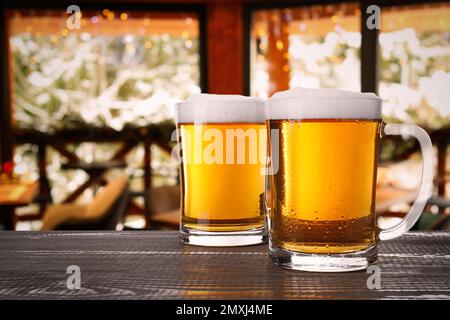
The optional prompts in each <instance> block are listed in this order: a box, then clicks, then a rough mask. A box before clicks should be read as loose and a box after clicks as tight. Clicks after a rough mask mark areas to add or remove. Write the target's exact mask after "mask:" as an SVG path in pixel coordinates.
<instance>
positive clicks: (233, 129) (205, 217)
mask: <svg viewBox="0 0 450 320" xmlns="http://www.w3.org/2000/svg"><path fill="white" fill-rule="evenodd" d="M264 108H265V103H264V101H263V100H261V99H257V98H250V97H244V96H237V95H211V94H199V95H193V96H191V97H190V98H189V99H187V100H186V101H184V102H181V103H178V104H177V106H176V122H177V137H178V145H179V146H180V147H181V157H180V158H181V160H182V162H181V163H180V177H181V191H182V192H181V193H182V195H181V224H180V233H181V240H182V242H184V243H189V244H194V245H205V246H239V245H250V244H256V243H261V242H265V241H267V228H266V225H265V220H266V219H265V212H266V210H265V207H264V205H265V202H264V189H265V188H264V187H265V185H264V182H265V176H264V173H265V170H264V169H265V165H266V155H267V131H266V126H265V116H264V112H265V110H264Z"/></svg>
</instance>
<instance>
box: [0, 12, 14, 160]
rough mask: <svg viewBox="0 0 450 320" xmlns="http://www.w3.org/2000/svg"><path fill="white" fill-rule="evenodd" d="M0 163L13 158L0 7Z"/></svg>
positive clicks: (3, 17) (6, 41)
mask: <svg viewBox="0 0 450 320" xmlns="http://www.w3.org/2000/svg"><path fill="white" fill-rule="evenodd" d="M0 46H1V48H2V49H1V50H0V164H1V163H4V162H6V161H11V160H12V159H13V151H12V148H13V147H12V141H13V136H12V130H11V100H10V99H11V97H10V83H11V82H10V76H11V74H10V70H9V63H10V61H9V54H10V52H9V39H8V28H7V17H6V11H5V10H4V9H3V8H1V9H0Z"/></svg>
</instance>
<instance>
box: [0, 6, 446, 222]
mask: <svg viewBox="0 0 450 320" xmlns="http://www.w3.org/2000/svg"><path fill="white" fill-rule="evenodd" d="M368 5H370V4H368V3H367V2H366V1H360V2H358V1H356V2H355V1H353V2H336V1H300V0H298V1H285V2H283V3H282V4H280V2H279V1H256V0H255V1H251V0H247V1H246V0H236V1H212V0H210V1H207V0H205V1H200V0H198V1H194V0H192V1H182V0H179V1H158V2H156V1H150V0H142V1H138V2H136V3H130V2H126V1H114V2H112V3H107V2H105V1H79V2H78V3H77V6H78V7H79V9H80V11H77V10H75V11H69V12H67V11H68V10H67V4H65V3H63V2H62V1H54V2H51V3H45V2H38V1H25V2H21V1H15V2H14V3H9V4H3V5H2V6H3V7H2V16H1V23H2V28H1V30H0V33H1V35H0V36H1V37H0V40H1V41H2V46H1V49H0V51H1V65H0V67H1V70H0V71H1V90H2V101H1V104H0V148H1V153H0V159H1V163H2V167H1V172H2V173H1V176H0V219H1V220H2V221H3V223H2V225H3V228H4V229H14V230H41V229H45V230H48V229H116V228H119V229H122V228H127V229H177V228H178V215H179V172H178V166H177V164H176V162H175V161H174V160H173V159H172V158H171V156H170V152H171V148H172V147H173V143H174V142H173V141H171V134H172V132H173V130H174V128H175V127H174V123H173V105H174V103H175V102H177V101H180V100H182V99H185V98H187V97H188V96H189V95H191V94H193V93H199V92H210V93H233V94H247V95H252V96H259V97H262V98H268V97H270V96H271V95H272V94H273V93H274V92H277V91H280V90H286V89H288V88H290V87H295V86H301V87H307V88H337V89H345V90H353V91H361V90H362V91H366V92H367V91H368V92H376V93H378V94H379V95H380V96H381V97H382V99H383V108H384V109H383V118H384V120H385V121H386V122H391V123H392V122H393V123H416V124H418V125H420V126H422V127H423V128H425V129H426V130H427V132H428V133H429V134H430V136H431V138H432V141H433V145H434V147H435V164H436V165H435V172H434V173H435V180H434V181H435V183H434V185H435V190H434V193H433V197H432V199H430V201H429V204H428V205H427V207H426V209H425V212H424V213H423V214H422V217H421V219H420V220H419V222H418V223H417V224H416V226H415V228H416V229H448V228H450V222H449V219H448V217H449V214H450V209H449V208H450V201H449V193H450V191H449V188H450V174H449V171H450V169H449V168H450V167H449V162H450V160H449V156H448V155H449V152H450V151H449V148H448V144H449V141H450V3H448V2H439V1H437V2H434V1H402V0H400V1H386V2H385V3H384V2H383V1H380V8H381V29H380V30H376V29H374V30H369V29H367V28H366V27H365V22H366V19H367V17H368V14H367V13H366V12H367V11H366V10H367V6H368ZM68 19H71V20H70V21H72V22H73V21H75V22H77V23H79V25H78V26H79V28H72V27H73V25H71V24H70V23H68ZM418 151H419V147H418V144H417V143H416V142H415V141H414V140H412V139H411V140H410V139H407V138H404V139H403V138H398V137H397V138H390V137H389V138H385V139H383V143H382V148H381V154H380V168H379V171H378V184H377V203H376V210H377V214H378V217H379V223H380V224H381V226H388V225H390V224H394V223H397V222H398V221H399V219H401V218H402V217H403V216H404V215H405V214H406V213H407V212H408V210H409V207H410V205H411V203H412V202H413V201H414V199H415V196H416V193H417V187H418V184H419V181H420V174H421V161H420V154H419V152H418ZM123 177H126V179H125V180H124V179H123Z"/></svg>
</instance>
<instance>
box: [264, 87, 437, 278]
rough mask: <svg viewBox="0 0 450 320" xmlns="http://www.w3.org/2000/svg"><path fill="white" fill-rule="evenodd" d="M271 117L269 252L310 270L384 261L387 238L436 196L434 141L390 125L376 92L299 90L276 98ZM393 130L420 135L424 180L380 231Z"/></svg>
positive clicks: (410, 127)
mask: <svg viewBox="0 0 450 320" xmlns="http://www.w3.org/2000/svg"><path fill="white" fill-rule="evenodd" d="M267 118H268V126H269V127H270V129H271V130H270V143H269V145H270V150H269V151H270V153H271V158H272V171H273V175H272V176H271V192H270V195H271V196H270V199H271V200H270V202H269V204H268V207H269V208H270V209H269V210H270V216H269V217H270V219H269V221H270V223H269V228H270V239H269V252H270V255H271V256H272V259H273V260H274V262H275V263H277V264H280V265H282V266H285V267H288V268H293V269H299V270H307V271H352V270H359V269H365V268H367V266H368V265H370V264H371V263H374V262H375V261H376V259H377V243H378V241H379V239H380V240H387V239H392V238H395V237H398V236H400V235H402V234H403V233H404V232H406V231H408V230H409V229H410V228H411V227H412V226H413V225H414V223H415V222H416V221H417V219H418V218H419V216H420V214H421V213H422V210H423V208H424V205H425V203H426V201H427V199H428V198H429V196H430V194H431V188H432V146H431V141H430V139H429V137H428V135H427V134H426V132H425V131H424V130H422V129H420V128H419V127H417V126H415V125H391V124H384V123H383V122H382V120H381V99H380V98H378V97H377V96H376V95H374V94H360V93H353V92H346V91H338V90H330V89H320V90H312V89H298V88H297V89H292V90H289V91H285V92H280V93H277V94H275V95H274V96H273V97H272V98H271V99H270V102H269V107H268V112H267ZM389 134H401V135H412V136H414V137H415V138H417V139H418V141H419V143H420V146H421V150H422V156H423V169H422V182H421V186H420V189H419V193H418V198H417V200H416V202H415V204H414V205H413V207H412V208H411V211H410V212H409V214H408V215H407V216H406V217H405V219H404V220H403V221H402V222H401V223H400V224H399V225H397V226H395V227H393V228H390V229H387V230H381V231H380V230H379V229H378V227H377V225H376V217H375V191H376V188H375V187H376V176H377V175H376V173H377V159H378V146H379V140H380V137H381V136H382V135H389ZM277 159H279V161H277Z"/></svg>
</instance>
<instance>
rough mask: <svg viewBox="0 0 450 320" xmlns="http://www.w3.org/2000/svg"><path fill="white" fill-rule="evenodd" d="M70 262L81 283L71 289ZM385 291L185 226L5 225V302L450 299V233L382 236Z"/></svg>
mask: <svg viewBox="0 0 450 320" xmlns="http://www.w3.org/2000/svg"><path fill="white" fill-rule="evenodd" d="M69 265H77V266H79V267H80V269H81V289H79V290H69V289H67V286H66V283H67V278H68V277H69V276H70V274H67V273H66V269H67V267H68V266H69ZM378 266H379V267H380V274H381V289H379V290H377V289H373V290H370V289H368V288H367V278H368V277H369V276H370V274H368V273H367V272H366V271H359V272H351V273H308V272H299V271H293V270H286V269H282V268H280V267H278V266H275V265H273V264H272V262H271V260H270V258H269V256H268V255H267V245H257V246H248V247H235V248H206V247H195V246H188V245H182V244H181V243H180V242H179V240H178V233H177V232H173V231H172V232H158V231H135V232H130V231H127V232H45V233H43V232H7V231H4V232H0V299H392V298H394V299H398V298H400V299H450V232H411V233H408V234H406V235H404V236H403V237H401V238H399V239H396V240H392V241H388V242H382V243H381V245H380V254H379V262H378Z"/></svg>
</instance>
